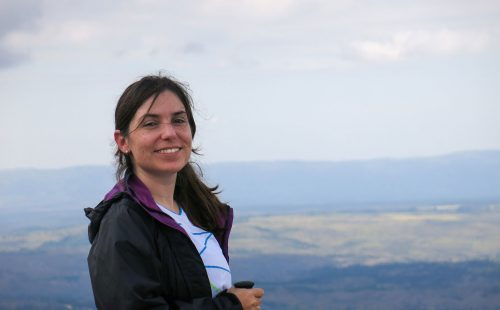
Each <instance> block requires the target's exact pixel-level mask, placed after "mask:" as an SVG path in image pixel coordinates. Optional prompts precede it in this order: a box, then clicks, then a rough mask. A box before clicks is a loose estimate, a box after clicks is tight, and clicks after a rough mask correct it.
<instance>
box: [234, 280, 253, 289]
mask: <svg viewBox="0 0 500 310" xmlns="http://www.w3.org/2000/svg"><path fill="white" fill-rule="evenodd" d="M253 285H254V283H253V282H252V281H239V282H236V283H234V287H236V288H252V287H253Z"/></svg>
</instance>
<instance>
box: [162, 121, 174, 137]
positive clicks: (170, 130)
mask: <svg viewBox="0 0 500 310" xmlns="http://www.w3.org/2000/svg"><path fill="white" fill-rule="evenodd" d="M160 129H161V137H162V139H167V138H170V137H172V136H175V135H176V134H177V132H176V130H175V127H174V125H173V124H172V123H163V124H161V126H160Z"/></svg>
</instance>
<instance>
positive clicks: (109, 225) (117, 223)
mask: <svg viewBox="0 0 500 310" xmlns="http://www.w3.org/2000/svg"><path fill="white" fill-rule="evenodd" d="M120 204H121V203H118V204H117V205H115V206H113V207H111V208H110V210H109V211H108V214H106V216H105V217H104V218H103V220H102V223H101V225H100V229H99V233H98V234H97V236H96V238H95V239H94V241H93V243H92V247H91V249H90V252H89V256H88V265H89V270H90V278H91V282H92V289H93V292H94V299H95V303H96V306H97V308H98V309H183V310H188V309H192V310H197V309H200V310H201V309H214V310H222V309H224V310H226V309H228V310H233V309H234V310H241V309H242V307H241V304H240V302H239V300H238V299H237V297H236V296H235V295H233V294H229V293H221V294H219V295H217V296H216V297H215V298H212V297H204V298H196V299H193V300H190V301H180V300H175V299H173V298H170V297H169V296H167V295H166V293H165V290H164V288H163V287H162V285H161V282H160V279H159V274H160V273H159V269H160V264H161V262H160V259H159V257H158V255H157V254H156V249H155V246H154V244H155V240H154V234H153V233H152V229H151V222H149V219H148V218H147V217H144V216H143V215H141V214H140V211H137V210H134V208H130V207H127V206H123V205H122V206H120ZM148 226H149V227H148Z"/></svg>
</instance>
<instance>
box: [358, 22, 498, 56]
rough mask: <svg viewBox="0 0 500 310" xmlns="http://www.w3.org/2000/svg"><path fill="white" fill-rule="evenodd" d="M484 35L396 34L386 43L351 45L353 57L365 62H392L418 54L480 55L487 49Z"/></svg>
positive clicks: (373, 41) (441, 33)
mask: <svg viewBox="0 0 500 310" xmlns="http://www.w3.org/2000/svg"><path fill="white" fill-rule="evenodd" d="M489 42H490V38H489V35H488V34H486V33H474V32H458V31H451V30H448V29H441V30H439V31H434V32H431V31H405V32H398V33H396V34H395V35H393V36H392V37H391V38H390V39H389V40H364V41H357V42H354V43H353V44H352V49H353V51H354V53H355V55H356V56H358V57H359V58H361V59H362V60H366V61H394V60H401V59H405V58H408V57H412V56H420V55H442V56H446V55H454V54H464V53H475V52H481V51H483V50H484V49H485V48H487V47H488V45H489Z"/></svg>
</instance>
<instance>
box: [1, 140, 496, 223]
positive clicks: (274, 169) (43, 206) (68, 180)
mask: <svg viewBox="0 0 500 310" xmlns="http://www.w3.org/2000/svg"><path fill="white" fill-rule="evenodd" d="M203 170H204V175H205V178H206V179H207V180H208V183H209V184H211V185H215V184H219V185H220V189H221V190H222V193H221V195H220V196H221V199H222V200H223V201H226V202H229V203H230V204H231V205H232V206H233V207H234V208H235V209H237V210H238V212H239V214H242V213H243V214H245V213H247V214H251V213H263V212H271V213H281V212H287V211H292V212H297V211H306V212H307V211H308V210H315V211H322V210H328V211H331V210H339V209H349V210H355V209H363V208H364V209H366V208H367V206H381V207H388V206H398V205H408V204H425V203H444V204H447V203H473V202H488V201H494V202H498V201H500V150H492V151H471V152H462V153H454V154H449V155H445V156H436V157H422V158H408V159H374V160H357V161H339V162H306V161H273V162H265V161H263V162H231V163H218V164H211V165H207V166H205V167H203ZM113 172H114V171H113V168H112V167H109V166H81V167H71V168H64V169H56V170H41V169H12V170H0V213H1V214H2V218H3V217H4V216H6V217H8V216H9V215H12V216H16V218H18V219H23V218H24V217H22V214H26V213H27V212H30V213H35V214H40V215H44V217H46V216H56V217H58V218H60V217H61V216H63V215H64V214H65V212H67V211H68V210H72V212H79V214H78V216H79V217H80V218H82V221H83V216H81V215H82V214H83V213H81V212H82V211H81V209H82V208H84V207H88V206H94V205H96V204H97V203H98V202H99V201H100V199H101V198H102V197H103V195H104V194H105V193H106V192H107V190H108V189H109V188H110V187H111V186H112V185H113V184H114V179H113ZM305 206H307V208H306V207H305ZM75 210H77V211H75ZM67 217H68V219H70V218H73V215H70V214H67ZM2 221H4V220H2Z"/></svg>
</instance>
